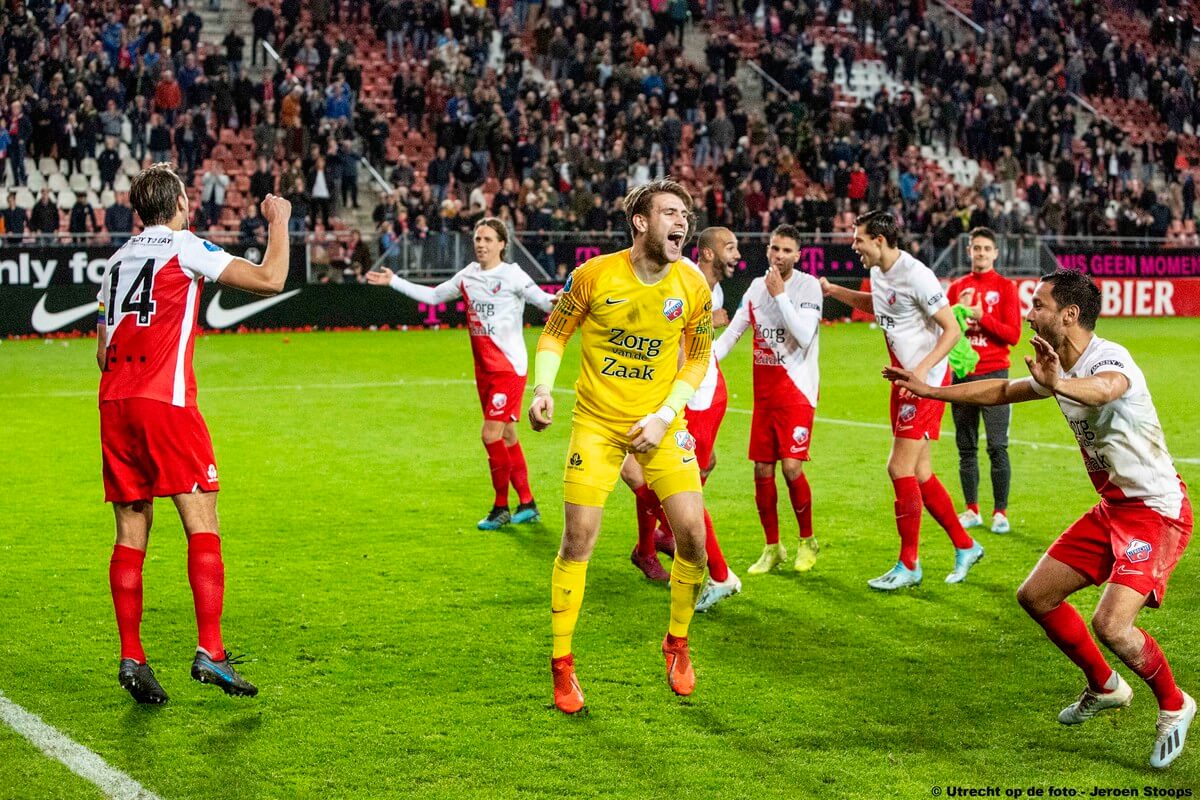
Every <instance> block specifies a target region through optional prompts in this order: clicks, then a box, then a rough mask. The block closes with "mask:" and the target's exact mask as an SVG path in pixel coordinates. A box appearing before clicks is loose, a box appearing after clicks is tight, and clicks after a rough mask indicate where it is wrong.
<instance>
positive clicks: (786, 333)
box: [713, 225, 822, 575]
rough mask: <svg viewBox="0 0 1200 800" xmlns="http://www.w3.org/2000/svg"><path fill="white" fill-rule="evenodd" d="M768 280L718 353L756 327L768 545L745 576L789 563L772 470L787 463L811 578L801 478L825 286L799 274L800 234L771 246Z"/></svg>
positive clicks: (776, 234) (803, 566) (785, 232)
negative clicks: (777, 465) (781, 529)
mask: <svg viewBox="0 0 1200 800" xmlns="http://www.w3.org/2000/svg"><path fill="white" fill-rule="evenodd" d="M767 258H768V260H769V262H770V264H769V266H768V267H767V272H766V275H764V276H763V277H761V278H755V279H754V281H753V282H751V284H750V288H749V289H747V290H746V294H745V296H743V298H742V304H741V306H739V307H738V310H737V313H735V314H734V315H733V321H732V322H730V323H729V328H728V329H727V330H726V331H725V332H724V333H723V334H721V338H720V339H718V340H717V343H716V344H715V345H714V346H713V350H714V352H715V353H716V356H717V358H718V359H724V358H725V356H727V355H728V354H729V351H730V350H731V349H732V348H733V346H734V345H735V344H737V341H738V339H739V338H740V337H741V335H742V334H743V333H745V332H746V329H747V328H749V327H751V326H753V327H754V416H753V417H752V418H751V422H750V460H751V461H753V462H754V501H755V504H756V505H757V506H758V517H759V519H760V520H761V522H762V527H763V534H764V536H765V537H766V540H767V542H766V545H765V546H764V547H763V551H762V555H761V556H759V558H758V561H755V562H754V563H753V564H752V565H750V568H749V569H748V570H746V572H747V573H749V574H750V575H763V574H765V573H767V572H770V571H771V570H772V569H774V568H775V566H776V565H777V564H779V563H780V562H782V561H784V560H786V559H787V550H786V548H784V546H783V544H782V543H781V542H780V541H779V511H778V502H779V495H778V491H777V489H776V487H775V464H776V462H783V478H784V480H785V481H786V482H787V485H788V496H789V497H790V498H791V501H792V511H793V512H794V513H795V515H796V522H797V523H798V525H799V528H800V544H799V549H798V550H797V552H796V561H795V564H794V567H795V569H796V570H797V571H800V572H807V571H808V570H810V569H812V568H813V565H814V564H816V562H817V553H818V546H817V540H816V537H814V536H813V526H812V490H811V489H810V488H809V485H808V478H807V477H806V476H805V474H804V462H805V461H807V460H808V457H809V456H808V450H809V444H810V443H811V441H812V427H813V417H814V415H815V413H816V406H817V394H818V389H819V380H820V379H819V372H818V369H817V358H818V347H817V334H818V333H819V332H820V328H821V304H822V297H821V285H820V284H819V283H818V282H817V279H816V278H814V277H812V276H811V275H808V274H807V273H804V272H800V271H798V270H797V269H796V268H795V267H796V262H797V261H799V260H800V231H799V230H797V229H796V228H795V227H793V226H791V225H781V226H779V227H778V228H776V229H775V230H774V231H772V232H771V239H770V241H769V243H768V244H767Z"/></svg>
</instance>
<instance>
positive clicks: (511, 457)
mask: <svg viewBox="0 0 1200 800" xmlns="http://www.w3.org/2000/svg"><path fill="white" fill-rule="evenodd" d="M474 243H475V260H474V261H472V262H471V263H470V264H467V266H465V267H463V268H462V269H461V270H459V271H458V272H456V273H455V274H454V277H452V278H450V279H449V280H447V281H443V282H442V283H440V284H438V285H437V286H422V285H420V284H418V283H413V282H412V281H408V280H405V279H404V278H401V277H400V276H399V275H396V274H395V273H393V272H392V271H391V270H390V269H387V268H386V267H384V268H382V269H380V270H379V271H377V272H374V271H373V272H368V273H367V283H369V284H371V285H372V286H391V287H392V288H393V289H395V290H396V291H397V292H400V293H402V294H405V295H407V296H408V297H411V298H412V299H413V300H416V301H417V302H419V303H428V304H430V305H434V304H437V303H445V302H448V301H450V300H454V299H455V298H457V297H462V299H463V300H464V301H465V302H466V307H467V327H468V330H469V331H470V333H471V353H472V355H473V356H474V358H475V386H476V388H477V389H478V390H479V404H480V406H482V408H483V431H482V432H481V438H482V439H483V448H484V450H486V451H487V457H488V469H489V471H490V473H491V476H492V490H493V492H494V498H495V499H494V501H493V503H492V509H491V510H490V511H489V512H488V513H487V516H485V517H484V518H483V519H481V520H480V521H479V522H478V523H477V525H476V527H478V528H479V529H480V530H486V531H494V530H497V529H499V528H500V527H502V526H504V525H507V524H508V523H509V522H516V523H527V522H537V521H538V520H539V519H541V515H540V514H539V513H538V507H537V503H536V502H535V501H534V499H533V491H532V489H530V486H529V468H528V466H527V465H526V463H525V453H524V451H522V450H521V442H520V441H518V439H517V420H519V419H520V418H521V402H522V400H523V399H524V397H525V380H526V377H525V375H526V372H527V371H528V365H529V355H528V353H527V351H526V349H525V335H524V327H525V304H526V303H532V304H533V305H535V306H537V307H538V308H539V309H541V310H542V311H545V312H547V313H549V312H550V309H551V308H553V307H554V296H553V295H550V294H547V293H546V292H544V291H542V290H541V289H540V288H538V286H537V284H535V283H534V282H533V279H532V278H530V277H529V275H527V274H526V273H525V271H524V270H523V269H521V268H520V267H519V266H517V265H516V264H513V263H508V262H506V261H504V248H505V247H507V246H508V228H506V227H505V226H504V222H503V221H502V220H500V219H497V218H495V217H486V218H484V219H481V220H480V221H479V222H478V223H476V225H475V236H474ZM510 483H511V485H512V488H513V489H515V490H516V492H517V501H518V505H517V510H516V512H510V511H509V507H508V487H509V484H510Z"/></svg>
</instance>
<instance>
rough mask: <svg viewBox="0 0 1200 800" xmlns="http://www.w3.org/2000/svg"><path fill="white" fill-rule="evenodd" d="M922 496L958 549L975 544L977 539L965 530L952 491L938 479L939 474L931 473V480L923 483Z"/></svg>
mask: <svg viewBox="0 0 1200 800" xmlns="http://www.w3.org/2000/svg"><path fill="white" fill-rule="evenodd" d="M921 498H922V499H923V500H924V501H925V507H926V508H927V509H929V513H930V514H931V515H933V518H934V519H935V520H937V523H938V525H941V526H942V528H944V529H945V531H946V533H947V534H948V535H949V536H950V541H951V542H953V543H954V546H955V547H956V548H957V549H959V550H966V549H967V548H968V547H971V546H973V545H974V544H975V540H974V539H972V538H971V537H970V535H969V534H968V533H967V532H966V531H965V530H963V526H962V523H961V522H959V521H958V514H957V513H956V512H955V511H954V501H953V500H951V499H950V493H949V492H947V491H946V487H945V486H943V485H942V482H941V481H939V480H938V477H937V475H930V476H929V480H927V481H925V482H924V483H922V484H921Z"/></svg>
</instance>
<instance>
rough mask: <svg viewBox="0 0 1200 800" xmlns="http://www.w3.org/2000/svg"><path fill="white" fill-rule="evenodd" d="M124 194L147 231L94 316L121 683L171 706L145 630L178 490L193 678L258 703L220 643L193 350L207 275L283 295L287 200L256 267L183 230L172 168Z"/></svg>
mask: <svg viewBox="0 0 1200 800" xmlns="http://www.w3.org/2000/svg"><path fill="white" fill-rule="evenodd" d="M129 194H130V200H131V201H132V203H133V209H134V211H136V212H137V215H138V217H140V218H141V220H142V225H143V226H144V228H145V229H144V230H143V231H142V232H141V233H139V234H138V235H137V236H134V237H133V238H131V239H130V240H129V241H128V242H126V243H125V244H124V245H122V247H121V249H120V250H118V251H117V252H116V253H115V254H114V255H113V256H112V257H111V258H110V259H109V260H108V266H107V268H106V269H105V273H104V280H103V282H102V284H101V287H100V294H99V295H98V297H97V300H98V301H99V306H100V316H99V319H98V320H97V323H96V363H97V365H98V366H99V367H100V372H101V374H100V445H101V450H102V453H103V463H104V499H105V500H106V501H107V502H110V503H112V506H113V513H114V514H115V516H116V524H117V541H116V544H115V545H114V546H113V554H112V560H111V561H110V562H109V568H108V578H109V587H110V589H111V590H112V598H113V606H114V608H115V610H116V616H117V630H118V632H119V633H120V637H121V664H120V667H119V669H118V672H117V679H118V681H119V682H120V684H121V686H122V687H124V688H125V689H126V691H128V692H129V693H130V694H131V695H132V696H133V699H134V700H136V701H137V702H139V703H149V704H161V703H165V702H167V693H166V692H165V691H163V688H162V685H161V684H159V682H158V679H157V678H155V676H154V671H153V670H152V669H151V668H150V665H149V664H148V663H147V661H146V653H145V651H144V650H143V649H142V641H141V634H140V628H141V623H142V565H143V564H144V562H145V560H146V548H147V546H148V545H149V543H150V527H151V524H152V523H153V522H154V498H155V497H170V498H171V500H172V501H173V502H174V504H175V508H176V510H178V512H179V518H180V520H181V521H182V523H183V531H184V534H185V535H186V536H187V542H188V564H187V567H188V582H189V583H190V584H191V587H192V599H193V601H194V603H195V609H196V626H197V628H198V631H199V643H198V646H197V648H196V656H195V658H194V659H193V661H192V677H193V678H195V679H196V680H198V681H200V682H201V683H213V684H216V685H217V686H219V687H220V688H221V689H223V690H224V691H225V693H226V694H230V695H243V696H250V697H253V696H254V695H256V694H258V689H257V688H256V687H255V686H254V685H253V684H251V683H250V682H249V681H247V680H245V679H244V678H243V677H242V676H241V675H239V674H238V672H237V670H236V669H234V664H237V663H239V662H238V661H237V659H236V658H231V657H230V654H229V651H228V650H226V649H225V645H224V642H223V640H222V638H221V610H222V606H223V605H224V597H225V565H224V563H223V561H222V559H221V539H220V534H219V533H218V526H217V490H218V483H217V467H216V459H215V458H214V457H213V447H212V439H211V438H210V437H209V434H208V428H207V426H206V425H205V424H204V418H203V417H201V416H200V411H199V409H198V408H197V407H196V375H195V372H194V371H193V369H192V352H193V349H194V347H195V337H196V319H197V315H198V314H199V311H200V292H201V289H203V287H204V279H205V278H208V279H209V280H214V281H219V282H221V283H222V284H224V285H226V286H232V287H234V288H237V289H245V290H246V291H248V292H253V293H255V294H262V295H272V294H278V293H279V292H280V291H281V290H282V289H283V285H284V281H286V280H287V274H288V232H287V223H288V217H289V216H291V212H292V206H291V203H289V202H288V201H287V200H284V199H283V198H281V197H276V196H274V195H267V197H266V199H265V200H263V202H262V206H261V208H262V214H263V217H265V218H266V220H267V224H268V226H269V227H268V231H269V236H268V239H267V252H266V255H265V257H264V258H263V263H262V264H261V265H256V264H252V263H250V262H249V261H246V260H245V259H242V258H235V257H234V256H231V255H230V254H229V253H226V252H225V251H224V250H222V249H221V248H220V247H217V246H216V245H215V244H212V243H211V242H208V241H205V240H204V239H200V238H198V237H197V236H195V235H194V234H192V233H191V232H190V231H188V230H185V226H186V225H187V220H188V198H187V192H186V190H185V189H184V185H183V182H182V181H181V180H180V179H179V176H178V175H176V174H175V172H174V170H173V169H172V168H171V165H170V164H165V163H162V164H154V165H152V166H149V167H147V168H146V169H144V170H142V171H141V172H140V173H139V174H138V175H137V176H136V177H135V178H134V179H133V184H132V186H131V188H130V192H129Z"/></svg>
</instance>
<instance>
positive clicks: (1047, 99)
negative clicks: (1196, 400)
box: [0, 0, 1200, 272]
mask: <svg viewBox="0 0 1200 800" xmlns="http://www.w3.org/2000/svg"><path fill="white" fill-rule="evenodd" d="M957 5H958V6H959V8H960V10H961V11H962V13H964V14H965V15H966V16H967V17H969V18H971V19H972V20H974V22H975V23H976V24H978V25H979V26H980V28H981V29H982V31H983V32H982V33H980V34H979V35H978V43H977V46H975V47H960V48H955V47H953V46H952V45H951V43H950V42H949V41H947V39H946V37H945V34H944V31H943V28H942V26H939V25H937V24H935V23H934V22H933V21H932V20H931V18H930V17H929V16H928V15H927V13H926V12H925V10H924V4H923V3H919V2H910V1H909V0H882V1H881V2H865V0H845V1H844V2H843V3H842V4H841V5H840V6H838V5H837V4H833V7H831V4H829V3H827V2H818V1H817V0H798V1H796V0H784V1H783V2H777V1H776V0H767V1H766V2H761V3H753V2H745V3H733V4H728V3H726V4H722V3H715V2H707V3H704V4H701V3H698V2H688V0H655V1H654V2H650V3H648V4H641V3H627V2H603V3H594V4H593V3H588V4H581V5H574V4H568V3H565V2H562V0H548V1H547V2H546V3H544V4H540V3H529V2H516V3H507V2H502V3H496V2H489V3H487V4H486V5H484V6H483V7H479V6H477V5H476V4H473V3H468V2H465V1H463V0H386V2H383V0H372V1H371V2H362V0H346V2H337V1H334V2H331V0H262V2H261V3H255V4H254V11H253V15H252V26H253V33H252V35H251V37H250V38H251V41H250V42H246V41H245V39H244V38H243V37H242V36H241V35H239V34H238V33H237V32H236V31H235V30H234V29H232V28H231V29H230V30H228V31H227V32H226V35H225V36H224V39H223V40H222V44H221V46H220V47H217V48H213V47H210V46H206V45H205V44H204V43H203V42H202V41H201V36H200V34H201V31H202V29H203V20H202V18H201V16H200V15H199V14H198V13H197V12H196V11H195V10H194V9H193V7H192V6H191V4H176V5H174V6H172V7H168V6H166V5H163V4H161V3H159V2H155V0H142V2H139V3H132V2H108V3H100V4H95V5H85V4H75V5H73V4H71V3H70V2H68V0H59V2H51V1H50V0H32V2H29V3H26V4H24V5H20V4H17V5H9V6H7V7H6V8H5V10H4V12H3V14H4V19H3V24H2V25H0V99H2V100H3V104H2V107H3V109H4V113H3V122H4V124H3V126H0V174H2V175H4V180H5V182H6V185H7V186H8V187H9V192H8V197H7V198H6V201H5V204H4V205H5V208H4V209H3V211H2V215H0V219H2V220H3V222H4V230H5V233H6V235H7V236H8V237H10V239H11V238H13V237H21V238H24V237H27V236H32V235H43V236H52V235H59V236H63V235H66V236H74V237H77V238H78V239H79V240H82V237H84V236H86V235H87V234H90V233H96V232H101V231H107V232H109V233H110V234H112V235H114V236H116V237H117V238H120V237H121V236H123V235H128V233H129V232H130V231H131V230H133V229H134V225H135V224H136V223H135V220H133V219H132V215H131V214H130V213H129V206H128V200H127V197H126V192H127V190H128V178H129V176H130V175H132V174H134V172H136V169H137V168H138V167H139V166H140V165H141V164H144V163H146V162H147V161H157V160H173V161H176V162H177V163H178V164H179V165H180V166H181V170H182V172H183V173H184V175H185V176H186V180H187V184H188V186H189V194H190V196H191V198H192V201H193V202H192V207H193V210H194V213H195V218H194V219H193V221H192V225H193V228H195V229H197V230H225V231H228V232H230V233H231V234H232V233H234V232H236V233H237V235H238V237H239V238H240V239H241V240H242V241H243V242H245V243H252V242H259V243H261V242H262V241H263V240H264V225H263V222H262V219H261V216H260V215H258V214H256V213H254V212H249V211H246V210H245V209H248V208H249V207H250V206H252V205H253V204H254V203H253V202H252V201H254V200H257V199H261V197H263V196H264V195H265V194H266V193H267V192H270V191H275V192H278V193H280V194H281V195H283V196H285V197H286V198H287V199H289V200H290V201H291V203H292V209H293V212H292V214H293V216H292V221H291V224H290V228H291V231H292V232H293V234H302V233H308V232H312V231H318V232H326V231H330V230H337V229H340V228H342V227H344V224H343V223H342V222H341V221H340V219H339V218H341V217H346V216H348V213H349V210H350V209H355V208H357V207H358V206H359V205H360V199H359V191H358V187H359V175H360V172H361V171H362V168H361V165H362V161H363V160H364V159H365V160H367V161H368V162H370V164H372V165H375V166H377V167H379V169H380V170H381V171H383V172H384V173H385V175H386V180H387V183H389V184H390V186H391V189H390V190H389V191H387V192H382V193H380V196H379V198H378V202H377V204H375V206H374V210H373V213H372V222H373V224H374V226H375V233H376V235H377V236H378V238H379V240H380V244H381V248H380V249H381V250H386V249H387V247H388V246H389V245H390V244H391V243H392V242H394V241H397V240H399V239H400V238H402V237H404V238H405V239H406V240H407V241H408V242H409V243H410V245H411V246H414V247H419V248H425V247H427V246H428V247H429V248H430V252H438V253H444V250H445V246H444V242H445V240H446V237H445V236H444V235H442V234H448V233H453V232H463V231H469V230H472V229H473V226H474V223H475V222H476V221H478V219H480V218H482V217H483V216H484V215H485V214H490V215H495V216H498V217H500V218H501V219H503V220H505V221H506V223H508V224H509V225H510V226H511V227H512V228H514V229H515V230H521V231H533V232H536V231H576V230H587V231H601V230H606V231H613V232H620V231H622V230H624V220H623V215H622V212H621V210H620V199H621V198H622V197H623V196H624V194H625V193H626V191H628V189H630V188H631V187H635V186H638V185H641V184H644V183H646V182H649V181H651V180H653V179H655V178H658V177H662V176H664V175H668V174H672V175H676V176H679V177H681V178H682V179H683V181H684V182H685V184H686V185H688V186H689V187H690V188H691V189H692V191H693V193H694V195H695V196H696V199H697V204H698V206H699V209H698V210H699V216H700V219H699V220H698V224H699V225H700V226H704V225H726V226H728V227H730V228H732V229H734V230H738V231H765V230H770V229H772V228H774V227H775V226H777V225H779V224H788V223H790V224H796V225H799V226H800V227H801V228H802V229H803V230H810V231H822V232H824V231H846V230H849V228H850V226H851V222H852V219H853V216H854V214H855V213H857V212H858V211H860V210H861V209H862V208H864V207H866V206H870V207H885V208H889V209H891V210H892V211H893V212H894V213H895V214H896V215H897V216H898V217H899V218H900V219H902V220H903V224H904V225H905V227H906V229H907V232H908V233H909V234H910V235H911V236H912V237H913V238H915V239H918V240H921V241H924V242H926V243H927V244H928V245H929V246H932V247H941V246H944V245H945V244H947V243H948V242H949V241H950V240H952V239H953V238H954V237H955V236H957V235H958V234H960V233H962V232H963V231H964V230H967V229H969V228H972V227H977V226H980V225H986V226H989V227H991V228H992V229H994V230H996V231H998V232H999V233H1026V234H1041V235H1116V236H1129V237H1147V236H1148V237H1154V238H1170V239H1172V240H1173V241H1175V242H1176V243H1180V244H1185V243H1190V244H1200V240H1197V237H1196V228H1195V219H1194V216H1195V193H1196V190H1195V179H1194V176H1193V174H1192V169H1191V166H1192V161H1191V158H1192V156H1194V155H1196V154H1197V152H1198V149H1200V148H1198V147H1197V143H1196V139H1195V137H1194V136H1193V135H1192V134H1191V133H1189V131H1192V130H1194V125H1195V123H1196V121H1197V118H1200V104H1198V103H1196V102H1195V84H1196V76H1195V73H1194V68H1193V67H1192V65H1191V63H1190V59H1189V58H1188V57H1187V54H1188V53H1189V51H1190V47H1191V43H1192V40H1193V33H1192V31H1193V21H1192V19H1191V17H1190V16H1187V15H1185V14H1183V13H1182V12H1181V13H1180V14H1179V15H1175V14H1173V13H1172V14H1168V13H1167V12H1165V11H1162V10H1157V11H1156V10H1153V9H1149V10H1148V9H1141V8H1130V9H1128V10H1127V11H1124V12H1123V13H1124V16H1123V17H1119V18H1120V19H1123V20H1125V21H1127V22H1131V23H1132V24H1131V25H1130V26H1126V27H1125V28H1124V29H1123V30H1124V31H1125V33H1124V34H1117V33H1114V32H1113V31H1112V30H1110V26H1109V21H1110V20H1111V19H1114V18H1116V17H1114V16H1113V15H1112V14H1106V13H1105V8H1104V6H1103V5H1102V4H1097V3H1096V2H1083V3H1068V2H1046V3H1034V4H1028V3H1021V2H1017V0H1011V1H1010V2H1006V1H1005V0H991V1H990V2H989V0H973V2H966V0H958V2H957ZM1142 5H1144V4H1142ZM1147 11H1148V12H1149V13H1148V14H1147V13H1144V12H1147ZM698 23H702V25H703V30H704V31H706V33H707V39H706V43H705V47H704V52H703V58H702V59H693V58H692V57H691V55H690V54H689V55H688V56H685V52H684V47H683V37H684V35H685V33H686V32H687V31H689V30H691V29H692V27H693V26H695V25H697V24H698ZM1131 30H1132V31H1133V33H1134V34H1136V35H1131V34H1130V33H1129V31H1131ZM364 34H366V35H364ZM261 43H267V44H269V45H270V46H271V47H272V48H273V50H274V52H277V53H278V55H279V58H280V59H281V60H280V61H278V62H277V61H275V59H274V56H273V55H268V54H267V52H266V50H265V49H264V48H263V47H262V46H261ZM818 47H820V49H821V55H820V56H819V57H818V51H817V48H818ZM247 50H249V53H247ZM748 55H753V56H756V57H757V60H758V61H759V63H760V64H761V65H762V66H763V68H764V69H765V70H766V72H767V73H768V74H770V75H771V76H773V78H774V79H775V81H776V83H768V82H766V81H764V93H763V97H762V99H761V102H760V101H759V98H745V97H743V96H742V91H741V90H740V89H739V87H738V83H737V81H736V79H735V75H736V72H737V69H738V66H739V62H740V60H741V59H743V58H744V57H746V56H748ZM865 59H872V60H880V61H882V63H883V65H884V69H886V71H887V73H888V74H889V75H890V76H892V77H893V78H894V79H895V82H893V83H891V84H890V85H891V86H893V87H896V86H900V87H902V88H901V89H900V90H899V91H893V92H889V91H888V90H887V88H886V87H881V88H880V90H879V91H878V92H876V93H875V94H874V96H871V97H865V98H863V99H862V100H857V99H855V96H854V95H853V94H851V89H852V86H853V81H854V80H855V78H854V74H855V72H854V65H855V63H857V62H859V61H862V60H865ZM1083 103H1087V104H1089V106H1090V107H1093V108H1095V109H1096V111H1097V114H1096V115H1093V114H1092V113H1091V112H1089V111H1087V110H1086V107H1085V106H1084V105H1083ZM1159 133H1161V135H1158V134H1159ZM947 146H955V147H957V148H959V149H960V150H961V152H962V154H964V155H965V156H966V157H967V158H970V159H972V160H974V161H975V162H977V163H978V164H979V165H980V169H979V170H978V173H977V175H976V176H975V177H974V179H973V180H970V181H961V180H955V179H954V178H953V177H951V176H948V175H946V174H945V173H944V172H943V171H942V170H941V169H940V168H939V167H938V166H937V164H936V163H935V161H934V159H933V158H932V153H933V152H934V151H944V150H945V148H946V147H947ZM251 164H254V166H253V167H251V166H250V165H251ZM385 165H386V168H385ZM364 199H365V198H364ZM369 202H370V201H369V200H368V203H369ZM368 238H371V237H368ZM337 251H338V252H337V254H336V255H335V257H334V260H340V261H342V262H346V263H348V262H349V261H350V252H351V248H345V247H341V246H338V247H337ZM342 251H345V252H342ZM361 261H362V259H361V257H360V259H359V261H358V263H361ZM352 271H353V272H357V271H361V269H359V268H356V269H355V270H352Z"/></svg>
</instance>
